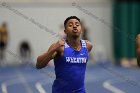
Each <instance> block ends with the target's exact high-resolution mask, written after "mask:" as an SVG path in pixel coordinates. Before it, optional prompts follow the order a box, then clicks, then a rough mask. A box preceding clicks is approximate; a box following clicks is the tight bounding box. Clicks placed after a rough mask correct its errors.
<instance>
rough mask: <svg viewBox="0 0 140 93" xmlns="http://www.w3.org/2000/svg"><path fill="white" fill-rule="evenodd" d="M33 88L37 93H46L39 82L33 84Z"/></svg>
mask: <svg viewBox="0 0 140 93" xmlns="http://www.w3.org/2000/svg"><path fill="white" fill-rule="evenodd" d="M35 87H36V88H37V90H38V91H39V93H47V92H46V91H45V90H44V88H43V87H42V85H41V84H40V83H39V82H37V83H36V84H35Z"/></svg>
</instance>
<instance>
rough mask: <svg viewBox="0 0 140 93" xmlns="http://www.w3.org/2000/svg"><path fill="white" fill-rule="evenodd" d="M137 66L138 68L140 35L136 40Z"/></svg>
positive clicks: (139, 61)
mask: <svg viewBox="0 0 140 93" xmlns="http://www.w3.org/2000/svg"><path fill="white" fill-rule="evenodd" d="M136 52H137V64H138V66H139V67H140V34H139V35H138V36H137V38H136Z"/></svg>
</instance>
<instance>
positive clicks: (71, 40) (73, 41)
mask: <svg viewBox="0 0 140 93" xmlns="http://www.w3.org/2000/svg"><path fill="white" fill-rule="evenodd" d="M66 42H67V43H68V44H69V45H70V46H71V47H73V48H76V49H77V48H78V47H80V46H81V43H80V38H66Z"/></svg>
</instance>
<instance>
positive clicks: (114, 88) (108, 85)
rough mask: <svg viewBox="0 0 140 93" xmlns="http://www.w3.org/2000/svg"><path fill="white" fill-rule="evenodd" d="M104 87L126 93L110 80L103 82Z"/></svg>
mask: <svg viewBox="0 0 140 93" xmlns="http://www.w3.org/2000/svg"><path fill="white" fill-rule="evenodd" d="M103 87H104V88H106V89H107V90H109V91H111V92H113V93H125V92H124V91H122V90H120V89H118V88H116V87H114V86H112V85H111V84H110V82H109V81H105V82H104V83H103Z"/></svg>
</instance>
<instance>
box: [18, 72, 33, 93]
mask: <svg viewBox="0 0 140 93" xmlns="http://www.w3.org/2000/svg"><path fill="white" fill-rule="evenodd" d="M17 73H18V77H19V79H20V81H21V82H22V83H23V85H24V87H25V88H26V90H27V93H34V92H33V91H32V89H31V87H30V85H29V84H28V82H27V80H26V78H25V77H24V75H23V74H22V73H21V72H19V71H17Z"/></svg>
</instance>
